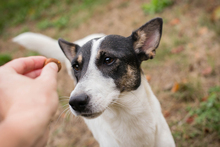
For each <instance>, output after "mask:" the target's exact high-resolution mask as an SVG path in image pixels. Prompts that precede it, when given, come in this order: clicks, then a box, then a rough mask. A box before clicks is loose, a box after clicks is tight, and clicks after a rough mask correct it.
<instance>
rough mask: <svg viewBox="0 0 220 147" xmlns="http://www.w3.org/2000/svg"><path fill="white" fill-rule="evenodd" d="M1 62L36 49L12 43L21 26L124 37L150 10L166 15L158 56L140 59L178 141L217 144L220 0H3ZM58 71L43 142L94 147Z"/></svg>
mask: <svg viewBox="0 0 220 147" xmlns="http://www.w3.org/2000/svg"><path fill="white" fill-rule="evenodd" d="M0 12H1V13H0V66H1V65H3V64H5V63H6V62H8V61H10V60H12V59H14V58H19V57H23V56H32V55H38V53H35V52H33V51H29V50H26V49H24V48H23V47H21V46H19V45H17V44H15V43H12V41H11V39H12V38H13V37H15V36H17V35H19V34H21V33H23V32H28V31H30V32H37V33H42V34H44V35H47V36H50V37H52V38H55V39H57V38H59V37H62V38H65V39H66V40H69V41H76V40H78V39H80V38H83V37H85V36H87V35H89V34H92V33H105V34H119V35H123V36H129V35H130V34H131V32H132V31H133V30H135V29H136V28H138V27H140V26H141V25H142V24H144V23H145V22H147V21H148V20H150V19H152V18H154V17H162V18H163V20H164V26H163V36H162V39H161V43H160V46H159V48H158V49H157V54H156V57H155V58H154V59H153V60H150V61H146V62H144V63H143V65H142V68H143V71H144V73H145V74H146V78H147V79H148V80H149V83H150V85H151V87H152V89H153V91H154V93H155V95H156V96H157V97H158V99H159V100H160V102H161V105H162V109H163V114H164V116H165V118H166V120H167V122H168V124H169V126H170V128H171V131H172V134H173V136H174V139H175V142H176V144H177V146H180V147H189V146H192V147H207V146H208V147H218V146H220V125H219V123H220V113H219V112H220V58H219V56H220V1H219V0H209V1H207V0H193V1H191V0H131V1H126V0H112V1H110V0H63V1H60V0H47V1H43V0H31V1H29V0H19V1H16V0H7V1H0ZM69 81H70V79H69V77H68V76H67V71H66V70H65V69H64V70H62V71H61V72H60V74H59V78H58V83H59V86H58V92H59V95H60V99H61V101H60V108H59V110H58V112H57V117H58V116H60V117H59V119H57V121H56V122H57V123H55V124H53V126H52V127H51V128H52V129H51V135H50V139H49V142H48V145H47V146H48V147H49V146H50V147H52V146H60V147H63V146H65V147H67V146H72V147H96V146H98V144H97V142H96V141H95V140H94V139H93V137H92V134H91V133H90V131H88V129H87V127H86V126H85V124H84V123H83V121H82V120H81V119H80V118H77V119H76V118H74V117H73V116H71V115H70V114H69V113H68V112H66V111H64V110H65V108H67V105H66V104H67V103H68V100H67V99H65V100H63V99H62V98H63V97H68V95H69V93H70V92H71V90H72V89H73V87H74V86H73V84H72V83H70V82H69Z"/></svg>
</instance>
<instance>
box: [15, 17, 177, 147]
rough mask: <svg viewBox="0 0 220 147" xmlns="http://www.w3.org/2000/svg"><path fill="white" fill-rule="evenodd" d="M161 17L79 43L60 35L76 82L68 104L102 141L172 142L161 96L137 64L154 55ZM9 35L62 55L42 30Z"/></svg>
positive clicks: (166, 145) (138, 146)
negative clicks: (126, 31) (129, 31)
mask: <svg viewBox="0 0 220 147" xmlns="http://www.w3.org/2000/svg"><path fill="white" fill-rule="evenodd" d="M162 23H163V22H162V19H161V18H155V19H152V20H151V21H149V22H147V23H146V24H144V25H143V26H141V27H140V28H139V29H137V30H136V31H134V32H133V33H132V34H131V36H129V37H122V36H119V35H107V36H104V35H102V34H97V35H95V36H90V37H87V38H85V39H84V40H80V41H78V43H77V42H75V43H70V42H67V41H65V40H63V39H59V41H58V42H59V45H60V47H61V49H62V51H63V53H64V54H65V56H66V57H67V59H68V60H69V61H68V60H67V61H68V62H66V64H67V66H68V69H69V74H72V76H73V77H74V78H75V79H76V82H77V83H76V87H75V89H74V90H73V91H72V93H71V95H70V100H69V107H70V110H71V112H72V113H73V114H75V115H80V116H83V118H84V120H85V122H86V124H87V125H88V127H89V128H90V130H91V131H92V133H93V135H94V137H95V138H96V140H97V141H98V142H99V144H100V146H101V147H174V146H175V143H174V140H173V137H172V135H171V132H170V129H169V127H168V125H167V123H166V120H165V118H164V116H163V114H162V113H161V107H160V104H159V101H158V100H157V98H156V97H155V95H154V94H153V92H152V90H151V88H150V86H149V84H148V82H147V80H146V79H145V77H144V75H143V73H142V71H141V67H140V65H141V63H142V61H144V60H148V59H153V57H154V55H155V50H156V48H157V47H158V45H159V42H160V38H161V34H162ZM31 36H32V37H31ZM92 38H93V39H92ZM13 40H14V41H15V42H17V43H19V44H21V45H23V46H25V47H27V48H29V49H33V50H35V51H38V52H40V53H41V54H43V55H46V56H48V57H54V58H57V59H59V60H61V61H64V60H65V57H64V56H63V54H62V52H61V50H60V49H59V47H58V44H57V41H55V40H52V39H51V38H48V37H46V36H42V35H40V34H30V33H26V34H21V35H20V36H18V37H16V38H14V39H13ZM77 44H78V45H77Z"/></svg>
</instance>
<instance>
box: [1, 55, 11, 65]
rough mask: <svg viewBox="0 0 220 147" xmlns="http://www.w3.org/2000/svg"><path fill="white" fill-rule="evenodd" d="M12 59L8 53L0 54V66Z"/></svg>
mask: <svg viewBox="0 0 220 147" xmlns="http://www.w3.org/2000/svg"><path fill="white" fill-rule="evenodd" d="M11 60H12V57H11V56H10V55H9V54H0V66H2V65H4V64H5V63H7V62H9V61H11Z"/></svg>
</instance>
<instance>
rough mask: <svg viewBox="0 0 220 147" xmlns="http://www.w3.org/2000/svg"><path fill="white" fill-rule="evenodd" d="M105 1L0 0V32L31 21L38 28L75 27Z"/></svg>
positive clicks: (107, 0)
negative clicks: (82, 14) (81, 13)
mask: <svg viewBox="0 0 220 147" xmlns="http://www.w3.org/2000/svg"><path fill="white" fill-rule="evenodd" d="M107 2H109V0H95V1H93V0H82V1H80V0H74V1H71V0H65V1H62V2H61V1H59V0H47V1H41V0H31V1H27V0H20V1H15V0H7V1H0V11H1V14H0V34H2V33H3V32H4V31H5V30H6V29H7V28H10V27H12V26H16V25H19V24H22V23H24V22H25V23H27V22H33V21H37V22H38V24H37V27H38V28H39V29H47V28H49V27H55V28H58V29H59V28H63V27H66V26H68V25H69V26H70V25H71V26H76V27H77V26H79V25H80V24H81V23H82V22H84V21H85V20H87V19H88V18H89V17H90V16H91V15H92V14H93V11H94V8H95V7H96V6H100V5H103V4H105V3H107ZM79 12H86V15H85V16H83V17H82V16H80V15H79ZM5 14H7V15H5ZM73 19H74V20H73ZM75 22H76V23H75ZM72 23H73V25H72ZM74 23H75V24H74Z"/></svg>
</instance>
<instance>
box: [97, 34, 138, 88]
mask: <svg viewBox="0 0 220 147" xmlns="http://www.w3.org/2000/svg"><path fill="white" fill-rule="evenodd" d="M98 52H99V53H98V56H97V59H96V65H97V67H98V69H99V70H100V71H101V72H102V74H103V76H105V77H110V78H112V79H114V82H115V84H116V86H117V88H118V89H119V90H120V91H121V92H123V91H131V90H135V89H137V88H138V87H139V85H140V81H141V78H140V75H141V74H140V73H141V69H140V62H139V60H138V58H137V55H136V53H135V51H134V49H133V42H132V40H131V38H126V37H122V36H118V35H109V36H106V37H105V39H104V40H103V41H102V42H101V45H100V50H99V51H98ZM106 57H110V58H113V59H115V62H114V63H113V64H111V65H106V64H103V63H104V59H105V58H106Z"/></svg>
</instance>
